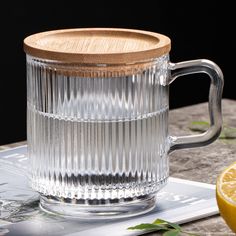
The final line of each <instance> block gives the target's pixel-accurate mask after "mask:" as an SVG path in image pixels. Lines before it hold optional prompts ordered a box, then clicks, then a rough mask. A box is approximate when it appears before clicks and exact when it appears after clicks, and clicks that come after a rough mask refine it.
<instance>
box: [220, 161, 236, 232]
mask: <svg viewBox="0 0 236 236" xmlns="http://www.w3.org/2000/svg"><path fill="white" fill-rule="evenodd" d="M216 199H217V204H218V207H219V210H220V214H221V216H222V217H223V219H224V220H225V222H226V223H227V225H228V226H229V227H230V228H231V230H232V231H233V232H235V233H236V162H235V163H234V164H232V165H231V166H229V167H228V168H227V169H226V170H224V171H223V172H222V174H221V175H220V176H219V177H218V179H217V184H216Z"/></svg>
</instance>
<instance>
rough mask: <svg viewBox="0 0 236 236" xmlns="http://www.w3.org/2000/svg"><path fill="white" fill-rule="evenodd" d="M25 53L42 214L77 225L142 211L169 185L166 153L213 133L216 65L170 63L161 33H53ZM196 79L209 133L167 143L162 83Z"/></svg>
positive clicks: (31, 41) (29, 41) (34, 177)
mask: <svg viewBox="0 0 236 236" xmlns="http://www.w3.org/2000/svg"><path fill="white" fill-rule="evenodd" d="M24 50H25V52H26V54H27V139H28V155H29V159H30V172H31V185H32V187H33V189H35V190H36V191H38V192H39V193H40V194H41V197H40V204H41V207H42V208H43V209H45V210H47V211H50V212H56V213H59V214H62V215H67V216H74V217H82V218H86V217H89V218H93V217H94V218H97V217H98V218H99V217H100V218H101V217H102V218H106V217H126V216H131V215H138V214H142V213H145V212H147V211H149V210H151V209H153V207H155V205H156V194H157V192H158V191H159V190H160V189H161V188H162V187H163V186H164V185H165V184H166V182H167V179H168V176H169V159H168V154H169V153H170V152H172V151H174V150H176V149H182V148H191V147H200V146H204V145H207V144H209V143H211V142H213V141H214V140H215V139H216V138H217V137H218V136H219V134H220V130H221V123H222V118H221V95H222V88H223V75H222V72H221V70H220V68H219V67H218V66H217V65H216V64H215V63H213V62H211V61H209V60H193V61H186V62H180V63H176V64H175V63H171V62H170V61H169V54H168V53H169V51H170V39H169V38H168V37H166V36H164V35H161V34H157V33H152V32H147V31H139V30H129V29H106V28H91V29H89V28H88V29H68V30H56V31H48V32H43V33H38V34H35V35H31V36H29V37H27V38H26V39H25V40H24ZM193 73H206V74H207V75H209V77H210V79H211V86H210V94H209V114H210V122H211V125H210V128H209V129H208V130H207V131H206V132H205V133H203V134H198V135H189V136H182V137H173V136H170V135H169V133H168V111H169V94H168V89H169V84H170V83H171V82H172V81H173V80H175V79H176V78H177V77H179V76H183V75H186V74H193Z"/></svg>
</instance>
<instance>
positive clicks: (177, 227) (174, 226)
mask: <svg viewBox="0 0 236 236" xmlns="http://www.w3.org/2000/svg"><path fill="white" fill-rule="evenodd" d="M168 225H170V226H171V227H172V228H174V229H177V230H181V227H180V226H179V225H178V224H175V223H171V222H168Z"/></svg>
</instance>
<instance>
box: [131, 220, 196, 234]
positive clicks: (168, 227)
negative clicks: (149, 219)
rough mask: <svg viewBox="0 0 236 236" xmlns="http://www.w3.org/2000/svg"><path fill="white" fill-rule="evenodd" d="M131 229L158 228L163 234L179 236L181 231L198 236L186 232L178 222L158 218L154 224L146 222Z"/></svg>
mask: <svg viewBox="0 0 236 236" xmlns="http://www.w3.org/2000/svg"><path fill="white" fill-rule="evenodd" d="M128 229H129V230H156V231H159V232H161V233H164V234H163V236H178V235H181V233H184V234H185V235H189V236H198V235H196V234H192V233H188V232H185V231H183V230H182V229H181V227H180V226H179V225H178V224H175V223H171V222H169V221H165V220H162V219H156V220H155V221H154V222H153V223H152V224H148V223H144V224H139V225H136V226H133V227H129V228H128Z"/></svg>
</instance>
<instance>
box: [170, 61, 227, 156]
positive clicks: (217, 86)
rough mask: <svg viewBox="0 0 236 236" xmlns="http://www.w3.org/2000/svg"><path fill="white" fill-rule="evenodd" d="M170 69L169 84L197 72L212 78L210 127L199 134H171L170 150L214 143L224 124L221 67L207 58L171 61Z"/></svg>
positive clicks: (209, 102)
mask: <svg viewBox="0 0 236 236" xmlns="http://www.w3.org/2000/svg"><path fill="white" fill-rule="evenodd" d="M169 69H170V70H171V71H173V72H172V75H171V79H170V82H169V84H170V83H172V82H173V81H174V80H175V79H176V78H178V77H180V76H183V75H188V74H195V73H206V74H207V75H209V77H210V79H211V85H210V91H209V101H208V109H209V116H210V127H209V129H208V130H207V131H206V132H204V133H202V134H197V135H188V136H177V137H176V136H170V137H169V138H170V150H169V152H172V151H174V150H177V149H183V148H193V147H200V146H205V145H208V144H210V143H212V142H213V141H215V140H216V139H217V138H218V136H219V135H220V132H221V126H222V114H221V97H222V91H223V85H224V79H223V73H222V71H221V69H220V68H219V67H218V66H217V65H216V64H215V63H214V62H212V61H209V60H205V59H200V60H192V61H184V62H179V63H169Z"/></svg>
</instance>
